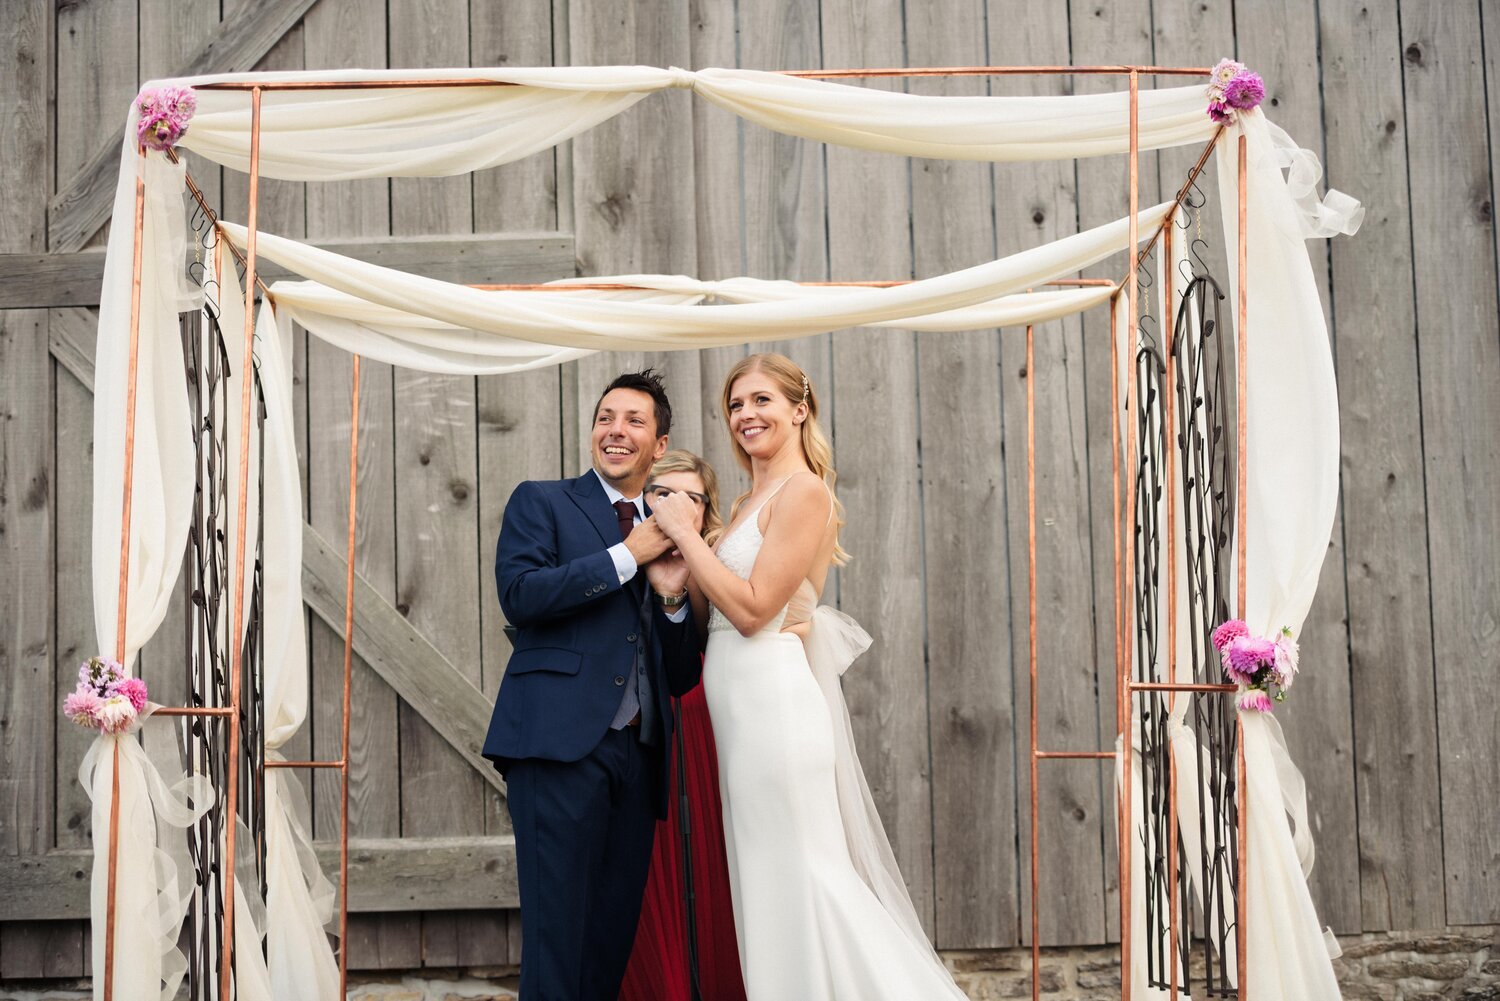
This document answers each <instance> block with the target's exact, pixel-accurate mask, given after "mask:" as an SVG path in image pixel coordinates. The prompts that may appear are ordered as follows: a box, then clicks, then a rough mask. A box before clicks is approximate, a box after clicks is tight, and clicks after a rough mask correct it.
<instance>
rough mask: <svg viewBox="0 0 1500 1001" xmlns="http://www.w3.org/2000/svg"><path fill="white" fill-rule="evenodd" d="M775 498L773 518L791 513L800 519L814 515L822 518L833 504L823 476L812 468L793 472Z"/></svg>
mask: <svg viewBox="0 0 1500 1001" xmlns="http://www.w3.org/2000/svg"><path fill="white" fill-rule="evenodd" d="M773 500H774V508H773V510H772V511H771V517H772V518H775V517H777V516H778V515H789V516H791V517H793V518H796V519H798V520H799V521H800V520H801V519H803V518H812V517H817V518H819V519H821V518H822V517H823V516H824V515H825V514H827V513H828V511H829V510H830V509H831V508H832V506H833V499H832V498H831V497H830V496H829V494H828V488H827V487H826V486H824V485H823V480H822V478H821V477H819V476H818V475H817V474H816V473H814V472H811V471H810V470H804V471H802V472H800V473H793V474H792V476H791V477H790V478H789V479H788V480H787V481H786V485H785V486H783V487H782V488H781V489H780V491H779V492H778V493H777V494H776V496H775V498H773ZM820 523H821V522H820Z"/></svg>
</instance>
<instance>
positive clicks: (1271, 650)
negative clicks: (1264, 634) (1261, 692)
mask: <svg viewBox="0 0 1500 1001" xmlns="http://www.w3.org/2000/svg"><path fill="white" fill-rule="evenodd" d="M1275 662H1276V644H1274V643H1272V642H1271V641H1270V640H1267V639H1261V638H1260V637H1258V636H1240V637H1237V638H1235V639H1233V640H1231V641H1230V643H1229V645H1228V646H1227V647H1225V648H1224V666H1225V669H1226V670H1227V671H1228V672H1229V676H1230V678H1232V679H1233V680H1234V682H1235V683H1236V684H1240V685H1243V684H1246V683H1247V682H1249V681H1251V680H1252V679H1254V677H1255V676H1256V675H1257V674H1258V673H1260V671H1261V670H1262V669H1263V668H1267V667H1270V666H1272V665H1273V664H1274V663H1275Z"/></svg>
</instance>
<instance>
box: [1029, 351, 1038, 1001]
mask: <svg viewBox="0 0 1500 1001" xmlns="http://www.w3.org/2000/svg"><path fill="white" fill-rule="evenodd" d="M1034 332H1035V328H1033V326H1032V325H1031V324H1029V323H1028V324H1027V325H1026V619H1027V622H1028V628H1027V634H1026V644H1027V663H1028V665H1029V670H1030V672H1031V689H1030V691H1031V762H1030V764H1031V1001H1039V999H1040V998H1041V991H1042V979H1041V978H1042V943H1041V916H1040V915H1041V912H1040V910H1039V908H1038V907H1037V892H1038V886H1039V884H1040V882H1041V861H1040V854H1039V852H1038V850H1037V837H1038V836H1039V832H1040V826H1041V825H1040V823H1039V821H1038V819H1037V811H1038V807H1037V789H1036V779H1037V774H1036V761H1037V738H1036V715H1037V714H1036V706H1037V697H1036V353H1035V350H1034V346H1035V340H1036V338H1035V336H1034Z"/></svg>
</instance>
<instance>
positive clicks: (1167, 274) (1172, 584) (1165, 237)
mask: <svg viewBox="0 0 1500 1001" xmlns="http://www.w3.org/2000/svg"><path fill="white" fill-rule="evenodd" d="M1215 134H1216V135H1217V133H1215ZM1207 155H1208V154H1207V151H1206V150H1205V151H1204V157H1205V158H1207ZM1174 212H1175V210H1174ZM1175 235H1176V224H1175V223H1174V222H1173V221H1172V217H1171V216H1170V215H1169V216H1168V217H1167V220H1166V226H1165V227H1164V228H1163V229H1162V231H1161V239H1162V243H1161V255H1162V256H1161V259H1162V260H1163V261H1165V263H1166V267H1164V268H1162V269H1161V270H1162V272H1163V276H1162V302H1163V305H1162V313H1163V314H1164V322H1163V324H1162V326H1163V327H1164V328H1165V334H1164V342H1165V344H1166V350H1165V351H1164V352H1163V354H1164V355H1165V356H1166V357H1165V359H1164V362H1165V365H1166V374H1165V376H1164V377H1163V382H1164V386H1163V387H1162V394H1161V409H1162V439H1163V441H1164V442H1165V444H1166V447H1165V448H1164V449H1163V450H1162V451H1163V452H1165V453H1166V479H1167V545H1166V551H1167V656H1166V665H1167V677H1168V678H1169V679H1171V680H1172V681H1176V680H1177V481H1176V480H1175V479H1174V478H1173V477H1174V476H1175V475H1176V462H1175V457H1176V451H1177V445H1176V439H1175V437H1174V436H1173V409H1172V401H1173V400H1174V399H1175V397H1176V395H1177V384H1176V382H1175V380H1174V375H1175V369H1174V366H1173V359H1172V349H1173V341H1172V335H1173V333H1174V332H1175V330H1176V327H1177V324H1176V322H1175V320H1176V313H1177V311H1176V309H1175V304H1174V302H1173V300H1172V282H1173V279H1174V278H1176V277H1177V268H1176V267H1175V266H1174V264H1173V261H1172V238H1173V237H1174V236H1175ZM1176 709H1177V692H1176V691H1175V690H1174V691H1170V692H1168V693H1167V715H1168V717H1170V716H1171V715H1172V713H1173V712H1175V711H1176ZM1167 804H1168V814H1167V939H1168V942H1169V944H1170V948H1171V950H1172V966H1171V982H1170V993H1169V994H1168V998H1169V999H1170V1001H1177V957H1178V956H1179V955H1180V952H1179V950H1178V948H1177V937H1178V936H1177V922H1178V913H1177V864H1178V863H1177V755H1176V754H1175V753H1174V752H1173V749H1172V739H1171V734H1170V733H1168V736H1167Z"/></svg>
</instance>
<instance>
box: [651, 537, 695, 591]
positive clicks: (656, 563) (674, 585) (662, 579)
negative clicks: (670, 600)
mask: <svg viewBox="0 0 1500 1001" xmlns="http://www.w3.org/2000/svg"><path fill="white" fill-rule="evenodd" d="M646 581H647V582H648V583H649V584H650V585H651V588H652V590H654V591H655V592H656V593H657V594H660V595H665V596H667V597H671V596H673V595H678V594H681V593H682V592H683V590H684V589H686V587H687V581H688V566H687V561H686V560H684V559H683V558H682V554H681V553H679V552H678V551H677V550H675V549H673V550H671V551H670V552H666V553H663V554H662V555H661V556H659V557H657V558H656V559H655V560H653V561H652V562H650V563H647V564H646Z"/></svg>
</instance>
